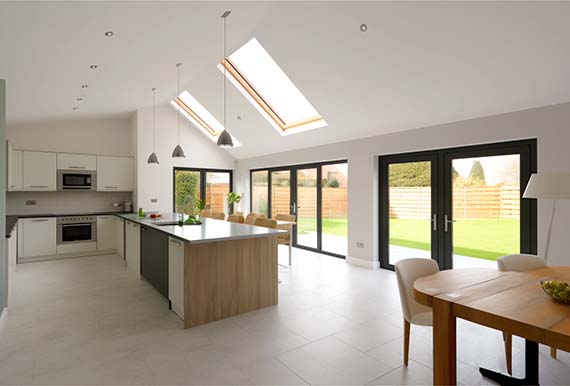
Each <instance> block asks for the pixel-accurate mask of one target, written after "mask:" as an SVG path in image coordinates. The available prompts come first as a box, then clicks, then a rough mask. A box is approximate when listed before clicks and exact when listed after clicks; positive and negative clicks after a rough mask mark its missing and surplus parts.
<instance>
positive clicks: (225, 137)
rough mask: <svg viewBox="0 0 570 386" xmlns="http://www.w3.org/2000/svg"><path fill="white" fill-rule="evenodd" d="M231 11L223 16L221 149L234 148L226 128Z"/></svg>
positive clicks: (219, 141)
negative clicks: (228, 18) (227, 44)
mask: <svg viewBox="0 0 570 386" xmlns="http://www.w3.org/2000/svg"><path fill="white" fill-rule="evenodd" d="M230 13H231V11H226V12H224V13H223V15H222V19H224V58H223V59H222V65H223V67H224V129H223V130H222V133H221V134H220V135H219V136H218V146H220V147H233V146H234V143H233V140H232V136H231V134H230V133H229V131H228V130H227V128H226V125H227V119H226V117H227V110H228V107H227V81H228V80H227V78H228V70H227V67H226V66H227V58H226V55H227V50H226V48H227V46H226V40H227V33H226V19H227V17H228V16H229V15H230Z"/></svg>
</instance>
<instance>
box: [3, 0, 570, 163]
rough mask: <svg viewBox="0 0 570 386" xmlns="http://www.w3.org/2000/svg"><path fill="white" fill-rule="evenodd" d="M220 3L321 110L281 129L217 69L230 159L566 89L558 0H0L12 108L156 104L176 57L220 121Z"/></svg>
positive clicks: (546, 98) (44, 110)
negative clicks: (310, 124)
mask: <svg viewBox="0 0 570 386" xmlns="http://www.w3.org/2000/svg"><path fill="white" fill-rule="evenodd" d="M227 9H230V10H232V14H231V16H230V17H229V19H228V52H229V53H231V52H232V51H234V50H235V49H237V48H239V47H240V46H241V45H242V44H244V43H245V42H246V41H248V40H249V39H250V38H251V37H256V38H257V40H259V42H260V43H261V44H262V45H263V46H264V47H265V49H266V50H267V51H268V52H269V53H270V54H271V56H272V57H273V59H275V61H276V62H277V63H278V64H279V65H280V66H281V68H282V69H283V70H284V71H285V73H286V74H287V75H288V76H289V78H290V79H291V80H292V81H293V82H294V83H295V84H296V86H297V87H298V88H299V89H300V90H301V92H302V93H303V94H304V95H305V96H306V97H307V99H308V100H309V101H310V102H311V103H312V105H313V106H314V107H315V108H316V109H317V111H318V112H319V113H320V114H321V116H322V117H323V118H324V119H325V120H326V121H327V122H328V124H329V125H328V126H327V127H324V128H321V129H316V130H312V131H308V132H304V133H299V134H295V135H290V136H286V137H282V136H280V135H279V134H278V133H277V132H276V131H275V130H274V129H273V128H272V127H271V125H270V124H269V123H268V122H267V121H266V120H265V119H264V118H263V117H262V116H261V115H260V114H259V113H258V112H257V111H256V110H255V108H253V107H252V106H251V105H250V103H249V102H248V101H247V100H246V99H245V98H244V97H243V96H242V95H241V94H240V93H239V92H238V91H237V90H236V89H235V88H234V87H233V86H232V85H231V84H230V83H229V82H228V129H229V130H230V131H231V133H232V134H233V135H234V136H235V137H237V138H238V139H239V141H240V142H241V143H242V145H243V146H241V147H239V148H236V149H231V150H229V151H230V153H231V154H232V155H233V156H234V157H235V158H238V159H240V158H247V157H252V156H257V155H262V154H269V153H274V152H279V151H286V150H292V149H299V148H304V147H309V146H314V145H320V144H326V143H333V142H339V141H345V140H350V139H355V138H361V137H366V136H371V135H377V134H383V133H389V132H395V131H401V130H408V129H413V128H418V127H423V126H428V125H433V124H438V123H445V122H453V121H457V120H462V119H468V118H475V117H480V116H486V115H492V114H497V113H502V112H508V111H515V110H521V109H526V108H531V107H538V106H544V105H550V104H556V103H562V102H568V101H570V71H569V69H570V23H568V20H569V19H570V3H569V2H536V3H534V2H441V3H437V2H353V1H350V2H228V3H223V2H172V3H170V2H105V3H102V2H94V1H93V2H49V1H44V2H37V3H32V2H18V3H16V2H13V3H11V2H1V3H0V78H5V79H7V85H8V122H9V123H18V122H23V121H45V120H55V119H57V120H61V119H66V118H81V117H85V118H88V117H99V116H101V117H102V116H128V115H129V114H131V113H132V112H133V111H135V110H137V109H139V108H144V107H149V106H150V105H151V104H152V94H151V88H153V87H157V88H158V96H157V102H159V103H162V104H166V103H168V102H169V101H170V100H171V99H172V98H173V97H174V96H175V94H176V67H175V64H176V63H178V62H183V63H184V66H183V68H182V86H183V88H184V89H187V90H189V91H190V92H191V93H192V94H193V95H194V96H195V97H196V98H197V99H198V100H199V101H200V103H201V104H202V105H204V106H205V107H206V108H207V109H208V110H209V111H210V112H211V113H212V114H213V115H214V116H216V117H217V118H218V119H219V120H220V121H221V120H222V92H223V78H222V74H221V72H220V71H219V70H218V69H217V68H216V64H217V63H218V62H219V61H220V60H221V58H222V36H223V35H222V21H221V18H220V15H221V14H222V13H223V11H225V10H227ZM362 23H366V24H367V26H368V30H367V31H366V32H361V31H360V28H359V26H360V25H361V24H362ZM110 30H112V31H114V33H115V35H114V36H113V37H111V38H108V37H106V36H105V35H104V33H105V32H106V31H110ZM92 64H97V65H98V66H99V67H98V68H97V69H96V70H92V69H90V68H89V66H90V65H92ZM82 84H88V86H89V87H88V88H86V89H82V88H81V85H82ZM77 98H83V101H82V102H77V101H76V99H77ZM74 106H77V107H79V109H78V110H76V111H74V110H72V108H73V107H74ZM238 116H239V117H240V118H241V119H238V118H237V117H238ZM159 119H160V117H159ZM158 125H159V128H158V130H159V131H160V130H175V129H176V128H174V127H160V120H159V121H158ZM194 134H195V135H202V134H201V133H199V132H198V131H196V132H195V133H194Z"/></svg>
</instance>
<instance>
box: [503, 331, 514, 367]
mask: <svg viewBox="0 0 570 386" xmlns="http://www.w3.org/2000/svg"><path fill="white" fill-rule="evenodd" d="M503 340H504V341H505V358H506V360H507V372H508V373H509V374H510V375H513V336H512V335H511V334H509V333H506V332H503Z"/></svg>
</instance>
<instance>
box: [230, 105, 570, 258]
mask: <svg viewBox="0 0 570 386" xmlns="http://www.w3.org/2000/svg"><path fill="white" fill-rule="evenodd" d="M347 129H349V128H347ZM527 138H537V139H538V170H539V172H541V171H542V172H563V173H570V151H568V144H569V143H570V103H565V104H560V105H554V106H547V107H542V108H536V109H529V110H523V111H518V112H513V113H507V114H500V115H494V116H489V117H484V118H477V119H471V120H467V121H461V122H454V123H449V124H444V125H437V126H431V127H426V128H422V129H417V130H410V131H405V132H400V133H394V134H387V135H381V136H376V137H369V138H365V139H360V140H355V141H350V142H343V143H337V144H332V145H325V146H318V147H313V148H308V149H304V150H296V151H291V152H286V153H279V154H272V155H270V156H263V157H257V158H251V159H245V160H240V161H239V162H238V167H237V172H236V176H235V181H236V191H243V192H244V193H245V197H244V199H243V200H242V202H243V203H244V204H243V206H244V207H245V209H246V211H247V210H248V209H249V169H252V168H258V167H266V166H279V165H288V164H298V163H305V162H316V161H325V160H334V159H342V158H346V159H348V173H349V183H348V189H349V196H348V197H349V198H348V200H349V203H348V217H349V220H348V243H349V245H348V255H349V256H348V258H347V260H348V261H350V262H353V263H356V264H361V265H363V266H367V267H370V268H377V266H378V257H379V252H378V250H379V245H378V244H379V241H378V186H377V184H378V170H377V169H378V156H379V155H385V154H395V153H404V152H411V151H419V150H430V149H439V148H446V147H457V146H465V145H474V144H482V143H491V142H500V141H508V140H516V139H527ZM245 146H247V144H245ZM550 208H551V202H548V201H539V205H538V211H539V221H538V227H539V235H538V236H539V253H540V252H541V251H543V249H544V244H545V236H546V226H547V221H548V217H549V215H550ZM569 231H570V201H569V202H560V204H559V206H558V212H557V218H556V220H555V222H554V229H553V234H552V244H551V251H550V262H551V263H552V264H561V265H570V256H569V255H568V253H567V251H568V250H570V239H569V238H568V234H569ZM357 242H364V244H365V247H364V248H357V247H356V243H357Z"/></svg>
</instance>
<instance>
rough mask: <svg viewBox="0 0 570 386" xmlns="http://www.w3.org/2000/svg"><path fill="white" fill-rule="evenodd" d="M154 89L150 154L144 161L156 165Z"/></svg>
mask: <svg viewBox="0 0 570 386" xmlns="http://www.w3.org/2000/svg"><path fill="white" fill-rule="evenodd" d="M155 93H156V88H153V89H152V153H151V155H149V156H148V160H147V161H146V162H147V163H149V164H158V163H159V162H158V157H157V156H156V153H155V146H156V111H155V110H156V102H155Z"/></svg>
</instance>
